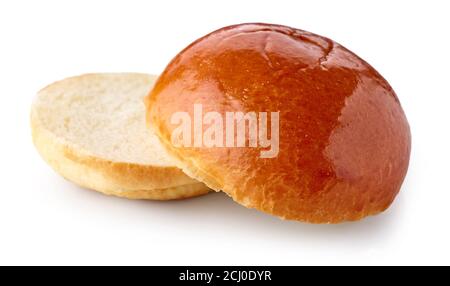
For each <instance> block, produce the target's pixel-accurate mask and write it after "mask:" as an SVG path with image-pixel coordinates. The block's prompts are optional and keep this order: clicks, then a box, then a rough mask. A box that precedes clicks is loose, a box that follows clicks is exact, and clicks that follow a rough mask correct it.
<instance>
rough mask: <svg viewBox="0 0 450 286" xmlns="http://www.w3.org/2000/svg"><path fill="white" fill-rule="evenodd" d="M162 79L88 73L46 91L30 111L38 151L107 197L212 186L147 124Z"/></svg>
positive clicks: (163, 194) (166, 194)
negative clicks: (179, 162)
mask: <svg viewBox="0 0 450 286" xmlns="http://www.w3.org/2000/svg"><path fill="white" fill-rule="evenodd" d="M155 80H156V77H155V76H152V75H146V74H136V73H121V74H86V75H81V76H77V77H72V78H68V79H64V80H62V81H58V82H56V83H53V84H51V85H49V86H47V87H45V88H44V89H42V90H41V91H40V92H39V93H38V95H37V97H36V99H35V101H34V102H33V105H32V109H31V127H32V135H33V141H34V143H35V146H36V148H37V150H38V151H39V153H40V154H41V156H42V157H43V158H44V160H45V161H46V162H47V163H48V164H49V165H50V166H51V167H53V168H54V169H55V170H56V171H57V172H58V173H60V174H61V175H62V176H64V177H65V178H66V179H68V180H70V181H72V182H74V183H76V184H78V185H80V186H83V187H86V188H89V189H93V190H96V191H99V192H102V193H105V194H108V195H115V196H120V197H126V198H131V199H155V200H169V199H181V198H187V197H192V196H198V195H201V194H205V193H206V192H208V188H207V187H206V186H205V185H204V184H202V183H200V182H198V181H195V180H193V179H191V178H189V177H188V176H186V175H185V174H184V173H183V172H182V171H181V170H180V169H179V168H177V167H175V165H174V164H173V163H172V162H171V159H170V157H169V156H168V155H167V153H166V151H165V150H164V148H162V146H161V144H160V143H159V140H158V139H157V137H156V136H155V135H153V134H152V133H151V132H150V131H149V129H148V128H147V126H146V122H145V105H144V102H143V99H144V97H145V95H146V94H148V92H149V90H150V89H151V88H152V86H153V84H154V82H155Z"/></svg>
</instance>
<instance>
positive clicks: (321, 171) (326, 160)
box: [147, 24, 411, 223]
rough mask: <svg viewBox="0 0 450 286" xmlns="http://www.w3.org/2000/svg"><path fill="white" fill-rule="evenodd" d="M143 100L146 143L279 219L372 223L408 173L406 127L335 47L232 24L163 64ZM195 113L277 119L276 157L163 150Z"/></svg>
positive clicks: (310, 37) (369, 71)
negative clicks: (177, 117) (150, 136)
mask: <svg viewBox="0 0 450 286" xmlns="http://www.w3.org/2000/svg"><path fill="white" fill-rule="evenodd" d="M147 101H148V102H149V103H150V104H149V105H148V107H149V110H148V111H149V112H148V119H149V120H151V121H152V125H153V127H154V128H155V132H156V133H157V135H158V136H159V137H160V139H161V141H162V142H163V145H164V146H165V147H166V148H167V150H168V151H169V153H170V154H172V155H173V156H174V158H175V159H176V160H177V162H178V166H179V167H181V168H183V170H184V171H185V172H186V173H187V174H188V175H191V176H193V177H194V178H196V179H198V180H200V181H203V182H205V183H206V184H207V185H208V186H209V187H211V188H213V189H215V190H223V191H224V192H226V193H227V194H228V195H230V196H231V197H232V198H233V199H234V200H235V201H236V202H238V203H240V204H242V205H244V206H246V207H249V208H255V209H258V210H261V211H263V212H266V213H269V214H272V215H276V216H279V217H281V218H285V219H292V220H300V221H307V222H312V223H338V222H342V221H352V220H358V219H361V218H363V217H365V216H368V215H373V214H377V213H379V212H381V211H383V210H385V209H386V208H387V207H388V206H389V205H390V204H391V203H392V201H393V200H394V198H395V196H396V195H397V193H398V192H399V190H400V187H401V184H402V182H403V179H404V177H405V174H406V171H407V168H408V162H409V155H410V144H411V138H410V131H409V126H408V122H407V119H406V117H405V114H404V113H403V110H402V107H401V106H400V103H399V101H398V98H397V97H396V95H395V93H394V91H393V90H392V88H391V87H390V85H389V84H388V83H387V82H386V80H384V78H383V77H382V76H381V75H380V74H378V73H377V72H376V71H375V69H374V68H372V67H371V66H370V65H369V64H367V63H366V62H365V61H363V60H362V59H360V58H359V57H358V56H356V55H355V54H353V53H352V52H350V51H349V50H347V49H346V48H344V47H342V46H341V45H339V44H337V43H335V42H333V41H332V40H329V39H327V38H324V37H321V36H318V35H315V34H312V33H309V32H305V31H302V30H298V29H293V28H289V27H285V26H279V25H270V24H242V25H236V26H231V27H227V28H223V29H220V30H218V31H215V32H213V33H211V34H209V35H207V36H205V37H203V38H201V39H199V40H197V41H196V42H194V43H193V44H191V45H190V46H189V47H187V48H186V49H185V50H183V51H182V52H181V53H180V54H178V55H177V56H176V57H175V58H174V59H173V60H172V62H171V63H170V64H169V65H168V66H167V68H166V70H165V71H164V73H163V74H162V75H161V76H160V78H159V80H158V81H157V83H156V85H155V87H154V89H153V91H152V92H151V93H150V95H149V97H148V98H147ZM194 104H202V106H203V114H205V113H207V112H209V111H215V112H218V113H220V114H222V115H223V117H224V118H225V112H236V111H242V112H244V113H247V112H256V114H259V112H268V113H270V112H277V111H279V152H278V155H277V156H276V157H274V158H261V156H260V154H261V150H265V149H267V148H262V147H258V148H250V147H241V148H228V147H214V148H205V147H176V146H174V145H173V144H172V141H171V134H172V131H174V130H175V128H177V127H178V125H174V124H172V123H173V122H172V123H171V117H172V115H173V114H174V113H176V112H180V111H181V112H187V113H188V114H189V115H191V118H194V114H193V112H194V111H193V110H194ZM269 126H270V124H269ZM203 128H204V129H207V128H208V125H206V124H204V125H203ZM193 129H194V128H193ZM192 132H193V131H192ZM269 134H270V131H269ZM192 136H194V134H193V133H192ZM224 140H225V139H224ZM247 143H248V142H247Z"/></svg>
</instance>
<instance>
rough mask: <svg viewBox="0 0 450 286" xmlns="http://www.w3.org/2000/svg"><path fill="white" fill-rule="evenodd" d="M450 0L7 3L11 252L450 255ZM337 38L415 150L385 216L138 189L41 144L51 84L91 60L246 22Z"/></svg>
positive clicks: (79, 256)
mask: <svg viewBox="0 0 450 286" xmlns="http://www.w3.org/2000/svg"><path fill="white" fill-rule="evenodd" d="M447 3H449V2H448V1H435V2H433V1H421V2H419V1H380V0H377V1H371V3H369V1H327V2H325V1H305V2H304V3H303V2H302V1H298V0H295V1H280V0H276V1H262V0H259V1H256V2H253V1H242V0H240V1H236V2H233V1H230V0H227V1H167V0H164V1H131V0H126V1H81V0H76V1H28V2H24V1H0V99H1V103H0V127H1V129H0V132H1V133H0V134H1V137H0V144H1V145H0V156H1V157H0V159H1V164H0V168H1V170H0V183H1V188H0V264H94V265H96V264H150V265H157V264H164V265H173V264H178V265H184V264H189V265H198V264H214V265H222V264H230V265H240V264H249V265H253V264H258V265H260V264H270V265H272V264H275V265H279V264H281V265H284V264H293V265H304V264H306V265H308V264H319V265H321V264H357V265H359V264H450V246H449V245H450V229H449V226H450V222H449V219H450V187H449V183H448V182H449V177H450V174H449V171H450V166H449V160H450V157H449V150H450V136H449V132H450V129H449V125H448V124H449V123H450V112H449V103H450V94H449V88H448V84H449V82H450V78H449V70H448V67H449V66H450V61H449V48H450V39H449V38H450V36H449V30H448V29H449V27H450V21H449V16H448V15H449V12H450V7H448V4H447ZM254 21H258V22H271V23H279V24H285V25H290V26H293V27H297V28H301V29H305V30H309V31H312V32H315V33H318V34H321V35H324V36H328V37H330V38H332V39H334V40H336V41H337V42H339V43H341V44H343V45H344V46H346V47H348V48H350V49H351V50H353V51H354V52H355V53H357V54H358V55H360V56H361V57H362V58H364V59H366V60H367V61H368V62H369V63H371V64H372V65H373V66H374V67H375V68H376V69H378V71H379V72H380V73H381V74H382V75H383V76H384V77H385V78H386V79H387V80H388V81H389V82H390V83H391V84H392V86H393V87H394V89H395V90H396V92H397V94H398V96H399V98H400V100H401V102H402V105H403V107H404V109H405V112H406V115H407V117H408V119H409V122H410V125H411V130H412V138H413V149H412V156H411V164H410V169H409V173H408V176H407V178H406V181H405V183H404V185H403V188H402V191H401V193H400V195H399V196H398V197H397V199H396V201H395V203H394V204H393V205H392V206H391V208H390V209H389V210H388V211H387V212H385V213H384V214H382V215H379V216H376V217H371V218H368V219H365V220H363V221H361V222H357V223H347V224H342V225H308V224H302V223H298V222H285V221H281V220H279V219H277V218H274V217H271V216H268V215H265V214H261V213H259V212H257V211H254V210H248V209H245V208H243V207H240V206H239V205H237V204H235V203H234V202H233V201H232V200H230V199H228V197H226V196H225V195H223V194H221V193H217V194H212V195H208V196H204V197H201V198H196V199H191V200H186V201H178V202H151V201H129V200H125V199H119V198H113V197H107V196H104V195H101V194H98V193H96V192H92V191H87V190H84V189H81V188H79V187H76V186H74V185H72V184H71V183H69V182H67V181H65V180H64V179H62V178H61V177H60V176H58V175H57V174H56V173H54V172H53V171H52V169H50V168H49V167H48V166H47V165H46V164H45V163H44V162H43V160H42V159H41V158H40V157H39V155H38V154H37V152H36V151H35V150H34V147H33V145H32V142H31V136H30V128H29V122H28V121H29V109H30V104H31V101H32V98H33V97H34V95H35V94H36V92H37V91H38V90H39V89H40V88H42V87H43V86H45V85H47V84H49V83H51V82H53V81H55V80H58V79H62V78H64V77H67V76H72V75H77V74H81V73H86V72H125V71H134V72H148V73H160V72H161V71H162V70H163V69H164V67H165V65H166V64H167V63H168V61H169V60H170V59H171V58H172V57H173V56H174V55H175V54H176V53H177V52H178V51H179V50H181V49H182V48H184V47H185V46H186V45H187V44H189V43H190V42H191V41H193V40H195V39H196V38H198V37H200V36H202V35H203V34H205V33H207V32H210V31H212V30H215V29H217V28H220V27H222V26H225V25H230V24H236V23H241V22H254Z"/></svg>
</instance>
